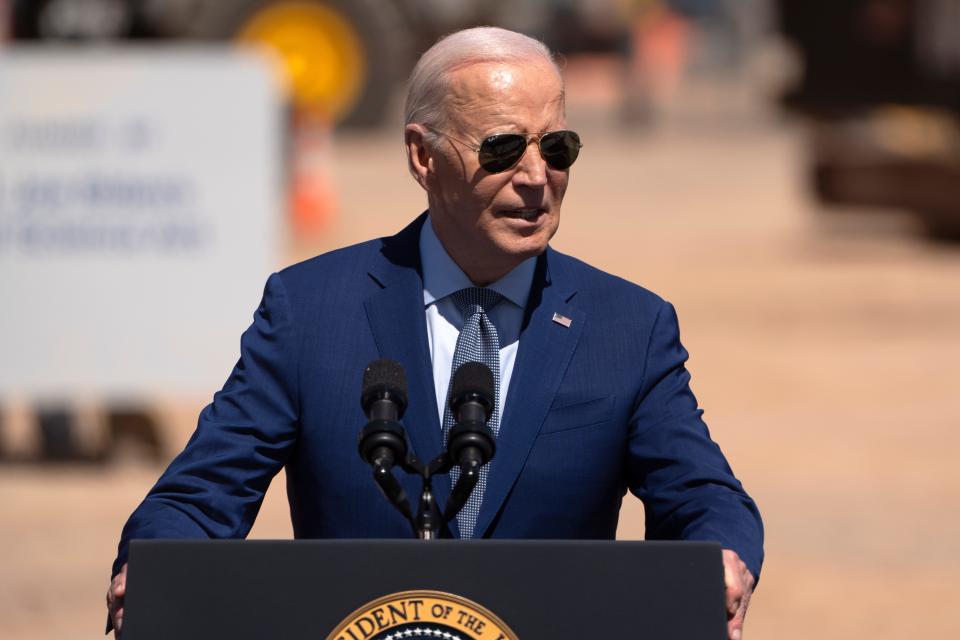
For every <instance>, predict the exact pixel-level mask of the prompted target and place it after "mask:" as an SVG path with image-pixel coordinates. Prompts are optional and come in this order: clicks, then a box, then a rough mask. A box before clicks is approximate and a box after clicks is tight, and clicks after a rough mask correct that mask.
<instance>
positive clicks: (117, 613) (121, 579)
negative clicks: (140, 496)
mask: <svg viewBox="0 0 960 640" xmlns="http://www.w3.org/2000/svg"><path fill="white" fill-rule="evenodd" d="M724 553H726V551H724ZM126 592H127V565H126V564H124V565H123V567H122V568H121V569H120V573H118V574H117V575H115V576H113V580H112V581H111V582H110V588H109V589H107V611H108V612H109V613H110V621H111V622H113V634H114V637H115V638H119V637H120V627H121V626H122V625H123V596H124V594H125V593H126Z"/></svg>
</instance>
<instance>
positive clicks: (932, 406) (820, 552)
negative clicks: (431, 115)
mask: <svg viewBox="0 0 960 640" xmlns="http://www.w3.org/2000/svg"><path fill="white" fill-rule="evenodd" d="M713 92H714V89H711V88H710V87H705V88H701V90H700V93H698V94H696V95H690V96H686V97H688V98H690V103H691V104H697V105H700V106H699V107H698V108H688V107H686V106H685V105H686V103H680V104H678V106H677V109H676V110H675V112H671V114H670V115H669V117H667V118H666V119H665V120H664V121H663V122H661V124H660V125H659V126H657V127H655V128H653V129H647V130H640V131H628V130H621V129H619V128H617V127H616V126H614V124H613V118H612V116H611V114H610V113H609V112H604V111H603V110H602V109H600V108H599V107H598V106H597V105H596V104H594V103H592V102H589V101H584V102H582V103H578V102H576V100H575V99H574V98H572V100H573V102H572V104H571V114H570V118H571V124H572V125H573V126H575V127H576V128H578V129H579V130H580V131H581V134H582V136H583V139H584V143H585V146H584V149H583V153H582V156H581V159H580V161H579V162H578V164H577V165H576V166H575V167H574V168H573V171H572V180H571V186H570V190H569V192H568V195H567V198H566V201H565V203H564V213H563V222H562V225H561V230H560V233H559V234H558V236H557V238H556V239H555V242H554V245H555V246H556V247H557V248H559V249H561V250H564V251H567V252H570V253H573V254H576V255H577V256H579V257H581V258H583V259H585V260H587V261H588V262H591V263H593V264H594V265H596V266H598V267H600V268H603V269H605V270H607V271H610V272H613V273H615V274H618V275H621V276H623V277H625V278H628V279H630V280H633V281H635V282H639V283H641V284H643V285H645V286H647V287H648V288H650V289H653V290H654V291H656V292H658V293H660V294H661V295H663V296H664V297H666V298H667V299H669V300H670V301H672V302H673V303H674V304H675V305H676V307H677V309H678V312H679V315H680V321H681V329H682V335H683V338H684V342H685V345H686V346H687V348H688V349H689V350H690V352H691V354H692V358H691V361H690V363H689V366H690V369H691V371H692V373H693V376H694V389H695V391H696V392H697V394H698V397H699V399H700V401H701V404H702V406H703V407H704V408H705V409H706V419H707V421H708V423H709V424H710V427H711V431H712V433H713V436H714V438H715V439H716V440H717V441H718V442H719V443H720V444H721V446H722V447H723V449H724V451H725V452H726V454H727V456H728V458H729V460H730V462H731V464H732V466H733V467H734V470H735V471H736V472H737V475H738V476H739V477H740V478H741V480H742V481H743V483H744V485H745V486H746V487H747V489H748V491H750V492H751V493H752V494H753V496H754V497H755V498H756V500H757V502H758V503H759V505H760V508H761V511H762V513H763V516H764V520H765V523H766V528H767V544H766V550H767V561H766V564H765V567H764V572H763V576H762V580H761V583H760V586H759V590H758V591H757V594H756V596H755V598H754V601H753V605H752V607H751V611H750V614H749V615H748V619H747V626H746V637H747V638H753V639H758V638H760V639H772V638H776V639H777V640H799V639H801V638H803V639H807V638H822V639H837V640H841V639H843V640H847V639H851V638H864V639H866V638H870V639H871V640H887V639H891V640H892V639H894V638H904V637H912V638H958V637H960V618H958V616H957V615H956V608H957V604H958V602H960V510H958V509H957V505H958V504H960V465H958V464H957V460H958V459H960V428H958V427H960V408H958V403H957V398H958V387H960V247H958V246H953V247H951V246H944V245H937V244H933V243H929V242H927V241H926V240H925V239H924V238H923V237H922V236H921V235H920V234H919V233H918V232H917V229H916V228H915V227H914V226H913V224H912V222H911V221H910V220H909V219H907V218H905V217H902V216H898V215H896V214H884V213H882V212H877V211H868V210H862V211H854V212H849V213H845V214H840V213H838V212H823V211H819V210H818V209H817V207H816V206H815V205H814V203H812V202H811V200H810V199H809V196H808V195H807V194H806V192H805V191H804V189H803V180H802V178H803V136H802V129H801V128H800V127H799V126H798V124H797V123H792V122H789V121H785V120H783V119H781V118H780V117H778V116H776V115H773V114H769V113H767V112H765V111H764V110H762V109H760V108H759V107H758V106H756V105H755V104H754V103H753V102H752V101H750V100H746V99H743V97H742V96H738V95H736V94H730V93H729V92H728V93H722V92H721V93H720V94H716V95H715V94H714V93H713ZM570 93H571V96H573V95H574V94H575V92H574V90H573V89H571V91H570ZM721 94H722V95H723V96H725V98H724V100H721V101H720V102H718V103H717V104H714V103H713V102H711V101H712V100H714V98H716V97H717V96H718V95H721ZM402 154H403V152H402V147H401V143H400V137H399V133H398V132H395V131H388V132H383V133H374V134H366V135H357V134H354V135H349V136H347V135H341V136H338V137H336V138H335V140H334V141H333V148H332V150H331V158H332V159H333V160H334V162H332V167H333V170H334V180H335V184H336V185H337V187H338V194H339V195H338V198H339V212H338V216H337V218H336V220H335V221H333V223H332V224H331V226H330V228H329V229H328V232H327V233H326V234H325V235H324V236H323V237H321V238H319V239H313V240H305V239H298V240H296V241H292V242H291V249H290V251H289V252H288V255H287V259H286V263H289V262H292V261H294V260H297V259H300V258H303V257H307V256H308V255H312V254H314V253H317V252H320V251H323V250H325V249H328V248H333V247H336V246H341V245H343V244H347V243H350V242H354V241H359V240H362V239H366V238H368V237H370V236H372V235H381V234H383V233H388V232H392V231H394V230H397V229H399V228H400V227H402V226H403V225H404V224H406V222H407V221H408V220H409V219H411V218H412V217H413V216H414V215H415V214H416V213H418V212H419V211H420V210H421V209H422V208H423V206H424V205H423V198H422V196H421V194H420V193H419V191H418V188H417V187H416V186H415V185H414V183H413V182H412V181H411V180H410V179H409V178H408V177H407V175H406V169H405V166H404V159H403V155H402ZM374 186H375V188H373V187H374ZM255 304H256V301H254V300H251V310H252V309H253V307H254V305H255ZM225 373H226V372H225ZM212 391H213V390H212V389H211V392H212ZM202 403H203V399H200V398H198V399H195V400H191V401H183V400H181V401H179V402H178V403H160V408H161V410H162V411H165V412H166V415H167V416H168V418H169V419H170V424H172V425H174V434H173V435H172V436H171V441H172V443H173V445H176V443H178V442H179V443H182V442H183V441H185V439H186V437H187V435H188V434H189V431H190V429H191V428H192V424H193V421H194V420H195V415H196V412H197V411H198V410H199V408H200V406H201V405H202ZM158 472H159V469H158V468H155V467H151V466H145V465H143V464H116V465H112V466H108V467H92V466H88V467H57V468H47V467H44V468H40V467H33V466H27V465H18V466H7V467H3V466H0V518H2V520H0V522H2V526H0V637H2V638H10V639H19V638H31V639H36V640H47V639H49V640H53V639H75V638H96V637H99V635H100V632H101V630H102V624H103V620H104V607H103V599H104V590H105V588H106V585H107V581H108V577H109V569H110V563H111V561H112V559H113V556H114V553H115V545H116V539H117V536H118V533H119V530H120V527H121V526H122V524H123V522H124V520H125V518H126V516H127V515H128V514H129V512H130V511H131V510H132V509H133V508H134V507H135V506H136V504H137V502H138V501H139V500H140V499H141V498H142V496H143V494H144V493H145V492H146V490H147V489H148V488H149V486H150V485H151V483H152V482H153V480H154V479H155V477H156V476H157V474H158ZM282 487H283V482H282V481H280V480H279V479H278V481H276V482H275V483H274V485H273V488H272V489H271V491H270V493H269V495H268V497H267V500H266V502H265V505H264V508H263V510H262V512H261V516H260V519H259V521H258V523H257V525H256V527H255V528H254V531H253V535H254V536H255V537H261V538H287V537H289V536H290V525H289V521H288V516H287V512H286V501H285V497H284V496H283V494H282ZM628 502H629V504H628V505H627V506H626V508H625V509H624V513H623V518H622V523H621V527H620V535H621V537H623V538H641V537H642V535H643V524H642V508H641V506H640V505H639V504H638V503H637V502H636V501H635V500H628Z"/></svg>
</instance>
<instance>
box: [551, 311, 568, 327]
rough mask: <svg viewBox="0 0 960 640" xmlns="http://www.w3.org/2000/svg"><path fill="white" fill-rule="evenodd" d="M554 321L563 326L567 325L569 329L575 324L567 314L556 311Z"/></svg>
mask: <svg viewBox="0 0 960 640" xmlns="http://www.w3.org/2000/svg"><path fill="white" fill-rule="evenodd" d="M553 321H554V322H556V323H557V324H559V325H562V326H564V327H567V328H568V329H569V328H570V325H571V324H573V320H571V319H570V318H568V317H567V316H565V315H562V314H559V313H554V314H553Z"/></svg>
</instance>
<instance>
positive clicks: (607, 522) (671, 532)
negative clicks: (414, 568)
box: [114, 216, 763, 576]
mask: <svg viewBox="0 0 960 640" xmlns="http://www.w3.org/2000/svg"><path fill="white" fill-rule="evenodd" d="M423 219H424V217H423V216H421V217H420V218H418V219H417V220H416V221H415V222H414V223H413V224H411V225H410V226H408V227H407V228H406V229H404V230H403V231H402V232H400V233H399V234H398V235H396V236H393V237H390V238H384V239H380V240H375V241H370V242H366V243H363V244H360V245H356V246H353V247H348V248H345V249H340V250H337V251H334V252H331V253H328V254H325V255H321V256H319V257H316V258H313V259H311V260H308V261H306V262H303V263H300V264H297V265H294V266H292V267H289V268H287V269H284V270H283V271H281V272H280V273H277V274H274V275H273V276H271V277H270V279H269V280H268V282H267V285H266V289H265V291H264V295H263V301H262V302H261V304H260V307H259V308H258V309H257V311H256V313H255V316H254V321H253V324H252V325H251V326H250V328H249V329H248V330H247V331H246V332H245V333H244V334H243V337H242V339H241V355H240V360H239V361H238V363H237V365H236V367H235V368H234V370H233V372H232V374H231V375H230V378H229V379H228V380H227V382H226V384H225V385H224V387H223V389H222V390H221V391H220V392H218V393H217V394H216V395H215V397H214V400H213V402H212V403H211V404H210V405H208V406H207V407H206V408H205V409H204V410H203V412H202V413H201V415H200V419H199V423H198V425H197V430H196V432H195V433H194V434H193V436H192V437H191V439H190V441H189V443H188V444H187V446H186V449H185V450H184V451H183V452H182V453H181V454H180V455H179V456H178V457H177V458H176V459H175V460H174V461H173V462H172V463H171V465H170V467H169V468H168V469H167V470H166V472H165V473H164V474H163V476H162V477H161V478H160V479H159V481H158V482H157V484H156V485H155V486H154V487H153V489H151V491H150V493H149V495H148V496H147V497H146V499H145V500H144V501H143V503H142V504H141V505H140V506H139V507H138V508H137V509H136V511H135V512H134V513H133V515H132V516H131V517H130V519H129V521H128V522H127V524H126V526H125V527H124V529H123V534H122V537H121V542H120V549H119V555H118V558H117V560H116V563H115V565H114V573H116V571H118V570H119V568H120V566H121V565H122V564H123V563H124V562H125V561H126V555H127V545H128V542H129V540H130V539H132V538H206V537H211V538H237V537H243V536H245V535H246V534H247V532H248V531H249V530H250V527H251V526H252V525H253V521H254V519H255V518H256V515H257V511H258V510H259V508H260V504H261V501H262V500H263V496H264V493H265V492H266V490H267V487H268V485H269V484H270V480H271V478H273V476H274V474H276V473H277V472H278V471H279V470H280V468H281V467H284V466H285V467H286V471H287V494H288V497H289V501H290V513H291V518H292V522H293V531H294V534H295V536H296V537H298V538H335V537H336V538H396V537H400V538H403V537H410V535H411V533H410V529H409V525H408V524H407V523H406V522H405V521H404V519H403V518H402V517H401V516H400V515H399V513H397V512H396V511H395V510H394V509H393V507H391V506H390V505H389V504H388V503H387V501H386V500H385V499H384V498H383V496H382V495H380V493H379V491H378V489H377V487H376V485H375V484H374V482H373V480H372V478H371V471H370V468H369V467H368V466H367V465H366V464H365V463H364V462H363V461H362V460H361V459H360V456H359V455H358V454H357V434H358V432H359V431H360V429H361V427H362V426H363V425H364V424H365V422H366V419H365V416H364V414H363V411H362V409H361V407H360V402H359V398H360V387H361V379H362V372H363V369H364V367H365V366H366V365H367V364H368V363H369V362H370V361H371V360H374V359H376V358H392V359H394V360H397V361H399V362H400V363H401V364H402V365H403V367H404V369H405V370H406V372H407V377H408V382H409V398H410V400H409V407H408V409H407V411H406V414H405V416H404V418H403V423H404V426H405V428H406V431H407V434H408V438H409V441H410V444H411V446H412V448H413V450H414V452H415V453H416V454H417V455H418V456H419V457H420V458H421V459H430V458H432V457H434V456H435V455H436V454H437V453H438V452H439V451H440V450H441V447H442V443H441V439H442V438H441V427H440V422H439V418H438V410H437V398H436V393H435V391H434V386H433V378H432V368H431V363H430V353H429V348H428V345H427V331H426V320H425V314H424V307H423V284H422V281H421V275H420V258H419V251H418V240H419V233H420V227H421V226H422V223H423ZM555 313H559V314H562V315H563V316H566V317H567V318H569V319H571V320H572V322H571V323H570V326H569V327H567V326H563V325H562V324H559V323H557V322H555V321H553V320H552V318H553V315H554V314H555ZM686 359H687V353H686V351H685V350H684V348H683V346H681V344H680V340H679V334H678V327H677V318H676V315H675V313H674V310H673V307H672V306H671V305H670V304H668V303H666V302H664V301H663V300H662V299H660V298H659V297H657V296H656V295H654V294H652V293H650V292H649V291H646V290H645V289H642V288H640V287H638V286H636V285H633V284H631V283H629V282H626V281H624V280H622V279H620V278H616V277H614V276H611V275H609V274H606V273H603V272H601V271H599V270H597V269H594V268H592V267H590V266H588V265H586V264H584V263H582V262H580V261H578V260H576V259H574V258H571V257H569V256H566V255H563V254H561V253H558V252H556V251H553V250H552V249H548V250H547V251H546V252H545V253H544V254H543V255H542V256H540V258H539V260H538V263H537V269H536V274H535V276H534V284H533V289H532V292H531V296H530V300H529V304H528V309H527V311H526V317H525V320H524V324H523V329H522V333H521V337H520V345H519V350H518V353H517V359H516V363H515V368H514V373H513V379H512V381H511V386H510V389H509V395H508V398H507V404H506V407H505V409H504V413H503V419H502V421H501V427H500V435H499V438H498V441H497V454H496V457H495V458H494V460H493V461H492V463H491V467H490V473H489V480H488V485H487V489H486V493H485V495H484V498H483V504H482V507H481V509H480V515H479V518H478V521H477V526H476V531H477V532H481V533H482V535H483V536H484V537H492V538H613V537H614V535H615V532H616V528H617V518H618V512H619V510H620V504H621V500H622V498H623V496H624V494H625V492H626V491H627V490H630V491H632V492H633V493H634V494H636V495H637V496H638V497H639V498H640V499H641V500H643V502H644V505H645V510H646V535H647V538H649V539H689V540H715V541H719V542H720V543H722V544H723V546H724V547H727V548H731V549H734V550H735V551H737V552H738V553H739V554H740V556H741V558H743V560H744V562H746V564H747V566H748V567H749V568H750V570H751V571H752V572H753V574H754V575H755V576H759V571H760V565H761V562H762V557H763V530H762V524H761V521H760V516H759V513H758V512H757V508H756V506H755V505H754V503H753V501H752V500H751V499H750V497H749V496H747V494H746V493H745V492H744V490H743V488H742V487H741V485H740V483H739V482H738V481H737V479H736V478H735V477H734V476H733V473H732V472H731V470H730V468H729V466H728V465H727V462H726V460H725V459H724V456H723V454H722V453H721V452H720V449H719V448H718V447H717V445H716V444H715V443H714V442H713V441H712V440H711V439H710V436H709V434H708V432H707V428H706V425H705V424H704V423H703V421H702V420H701V417H700V416H701V413H702V412H701V410H700V409H699V408H698V407H697V401H696V399H695V398H694V396H693V394H692V393H691V391H690V388H689V385H688V383H689V379H690V376H689V374H688V373H687V370H686V369H685V368H684V362H685V361H686ZM404 483H405V488H406V490H407V493H408V495H419V487H418V485H417V483H415V482H413V481H412V479H411V478H409V477H406V476H405V477H404ZM434 486H435V489H436V493H437V498H438V501H439V503H440V504H441V505H442V504H444V503H445V502H446V499H447V496H448V495H449V491H450V487H449V483H448V482H446V481H444V479H443V478H438V479H437V481H435V483H434ZM452 529H453V535H457V531H456V522H455V521H454V522H453V523H452Z"/></svg>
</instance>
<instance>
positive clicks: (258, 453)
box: [113, 274, 299, 575]
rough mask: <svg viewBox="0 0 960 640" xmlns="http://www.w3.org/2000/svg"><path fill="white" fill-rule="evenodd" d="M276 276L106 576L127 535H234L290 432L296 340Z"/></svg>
mask: <svg viewBox="0 0 960 640" xmlns="http://www.w3.org/2000/svg"><path fill="white" fill-rule="evenodd" d="M294 333H295V332H294V323H293V319H292V317H291V311H290V304H289V301H288V299H287V294H286V290H285V289H284V285H283V282H282V280H281V276H280V275H278V274H273V275H272V276H271V277H270V279H269V280H268V281H267V285H266V288H265V290H264V294H263V300H262V302H261V303H260V306H259V308H258V309H257V311H256V313H255V314H254V320H253V324H252V325H251V326H250V327H249V328H248V329H247V330H246V331H245V332H244V334H243V336H242V337H241V340H240V359H239V361H238V362H237V364H236V366H235V367H234V369H233V372H232V373H231V374H230V377H229V379H228V380H227V382H226V384H225V385H224V387H223V389H222V390H221V391H219V392H218V393H217V394H216V395H215V396H214V399H213V402H212V403H211V404H209V405H207V407H206V408H205V409H204V410H203V411H202V412H201V414H200V418H199V421H198V424H197V429H196V431H195V432H194V433H193V435H192V436H191V438H190V440H189V442H188V443H187V446H186V448H185V449H184V450H183V452H182V453H181V454H180V455H178V456H177V457H176V459H174V461H173V462H172V463H171V464H170V466H169V467H168V468H167V470H166V471H165V472H164V473H163V475H162V476H161V477H160V479H159V480H158V481H157V483H156V485H154V487H153V488H152V489H151V490H150V492H149V494H147V497H146V498H145V499H144V501H143V502H142V503H141V504H140V506H139V507H137V509H136V510H135V511H134V512H133V514H132V515H131V516H130V519H129V520H128V521H127V523H126V525H125V526H124V527H123V533H122V534H121V538H120V545H119V549H118V554H117V558H116V561H115V562H114V566H113V575H116V573H117V572H118V571H119V570H120V567H122V566H123V564H124V563H125V562H126V561H127V552H128V545H129V542H130V540H132V539H134V538H242V537H245V536H246V535H247V533H248V532H249V531H250V528H251V527H252V526H253V521H254V519H255V518H256V516H257V512H258V511H259V510H260V505H261V503H262V501H263V496H264V494H265V493H266V490H267V487H268V486H269V485H270V481H271V479H272V478H273V476H274V475H276V473H277V472H278V471H279V470H280V468H281V467H282V466H283V464H284V463H285V462H286V459H287V457H288V455H289V452H290V450H291V447H292V445H293V444H294V442H295V440H296V437H297V429H298V414H299V411H298V391H297V383H298V380H297V377H298V376H297V370H298V366H297V357H296V355H297V351H298V349H297V340H296V336H295V335H294Z"/></svg>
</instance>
